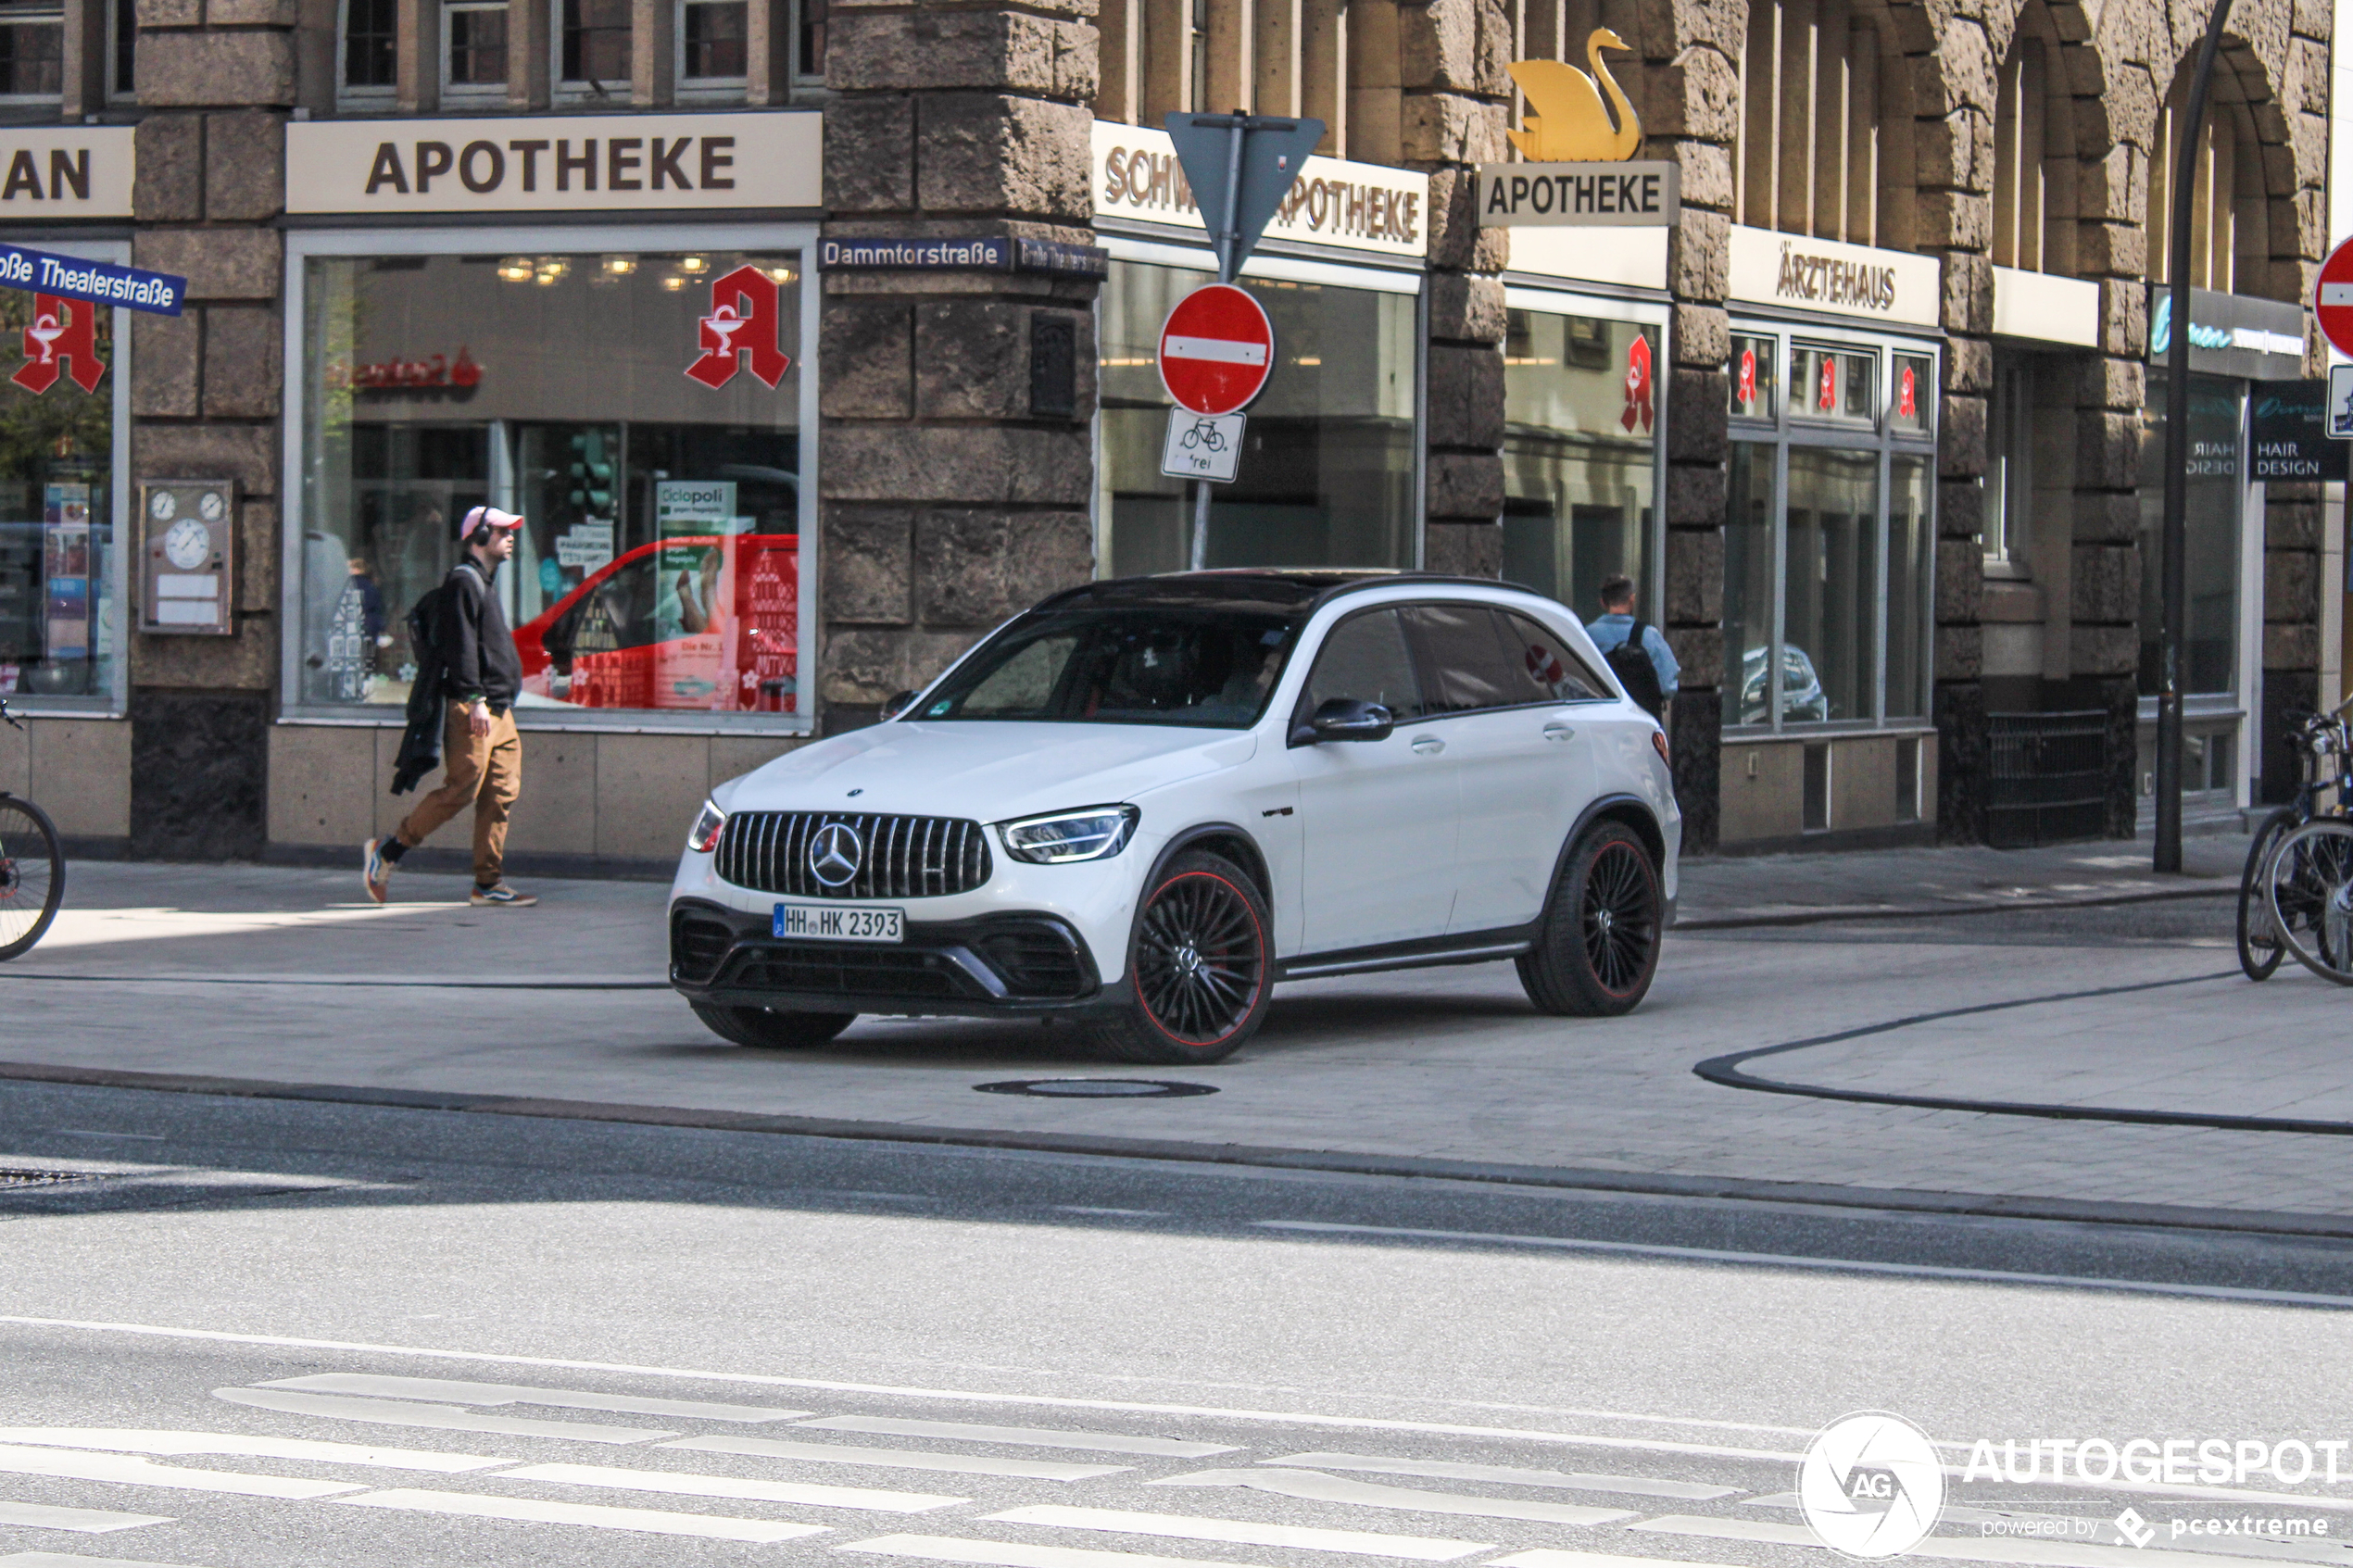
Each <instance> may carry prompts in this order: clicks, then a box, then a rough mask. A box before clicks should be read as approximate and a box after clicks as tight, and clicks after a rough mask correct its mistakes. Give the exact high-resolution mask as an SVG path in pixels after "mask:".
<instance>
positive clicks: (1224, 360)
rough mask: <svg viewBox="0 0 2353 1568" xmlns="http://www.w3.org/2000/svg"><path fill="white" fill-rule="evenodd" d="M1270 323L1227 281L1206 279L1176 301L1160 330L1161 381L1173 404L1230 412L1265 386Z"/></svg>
mask: <svg viewBox="0 0 2353 1568" xmlns="http://www.w3.org/2000/svg"><path fill="white" fill-rule="evenodd" d="M1274 368H1275V327H1274V323H1273V322H1271V321H1269V320H1267V319H1266V312H1265V309H1264V308H1263V307H1261V306H1260V305H1259V303H1258V301H1256V300H1255V299H1252V297H1251V296H1250V295H1248V294H1246V293H1244V292H1243V291H1242V290H1240V289H1238V288H1236V287H1234V286H1233V285H1232V284H1231V283H1206V284H1203V285H1202V287H1200V288H1197V289H1195V290H1194V291H1193V292H1192V293H1190V294H1189V295H1186V296H1185V297H1184V298H1182V299H1180V300H1178V301H1177V302H1176V308H1175V309H1173V310H1171V311H1170V312H1169V313H1168V320H1167V322H1166V324H1165V325H1164V326H1163V327H1162V328H1161V329H1160V382H1161V384H1162V385H1163V386H1164V387H1166V388H1167V389H1168V395H1169V396H1171V397H1173V398H1175V399H1176V404H1177V407H1179V408H1189V409H1191V410H1192V411H1193V412H1194V413H1196V414H1232V413H1239V411H1240V410H1242V409H1244V408H1248V407H1250V404H1251V401H1252V399H1253V398H1255V397H1256V396H1257V395H1259V394H1260V393H1261V392H1264V391H1265V389H1266V378H1267V376H1268V375H1269V374H1270V373H1271V372H1272V371H1273V370H1274Z"/></svg>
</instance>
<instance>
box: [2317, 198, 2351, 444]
mask: <svg viewBox="0 0 2353 1568" xmlns="http://www.w3.org/2000/svg"><path fill="white" fill-rule="evenodd" d="M2312 314H2313V315H2314V316H2316V317H2318V318H2319V319H2320V322H2321V335H2322V337H2324V338H2327V339H2328V340H2329V342H2331V343H2333V344H2334V345H2336V351H2337V352H2338V353H2339V354H2344V355H2348V356H2353V240H2347V241H2346V242H2345V243H2344V244H2342V245H2338V246H2337V247H2336V248H2335V249H2334V250H2333V251H2331V252H2329V258H2328V259H2327V260H2326V261H2323V262H2322V263H2321V274H2320V277H2319V279H2318V280H2317V281H2316V282H2314V283H2313V284H2312ZM2332 423H2334V421H2332Z"/></svg>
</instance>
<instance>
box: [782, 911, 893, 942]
mask: <svg viewBox="0 0 2353 1568" xmlns="http://www.w3.org/2000/svg"><path fill="white" fill-rule="evenodd" d="M774 929H775V935H777V936H779V937H786V936H799V937H813V938H815V939H817V940H819V941H824V942H904V941H905V940H906V939H907V934H906V931H905V929H904V927H903V923H902V915H901V912H900V910H898V909H891V908H889V907H887V906H886V905H881V904H779V905H777V906H776V917H775V927H774Z"/></svg>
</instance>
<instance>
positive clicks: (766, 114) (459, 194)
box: [286, 109, 824, 214]
mask: <svg viewBox="0 0 2353 1568" xmlns="http://www.w3.org/2000/svg"><path fill="white" fill-rule="evenodd" d="M823 138H824V117H823V116H821V115H820V114H819V113H818V112H817V111H816V110H813V109H805V110H792V109H770V110H764V111H762V112H761V113H758V114H668V115H634V114H633V115H549V116H531V117H512V116H502V117H501V118H499V119H340V120H298V121H296V122H295V123H294V124H291V125H289V126H287V127H286V210H287V211H288V212H291V213H317V214H326V213H375V212H386V213H424V212H579V211H594V212H661V211H666V210H680V211H683V210H696V209H707V208H744V207H755V208H763V209H772V210H773V209H777V208H813V207H818V206H819V205H820V204H821V202H822V200H823V173H822V168H823V161H824V159H823V152H824V141H823Z"/></svg>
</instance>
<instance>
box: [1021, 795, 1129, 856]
mask: <svg viewBox="0 0 2353 1568" xmlns="http://www.w3.org/2000/svg"><path fill="white" fill-rule="evenodd" d="M1142 816H1143V813H1142V812H1141V811H1139V810H1137V809H1136V808H1134V807H1133V806H1089V807H1088V808H1087V809H1085V810H1083V811H1057V812H1055V813H1054V814H1053V815H1051V816H1050V817H1024V818H1022V819H1021V820H1020V821H1019V822H1000V823H998V824H997V831H998V833H999V834H1000V835H1001V836H1002V837H1003V839H1004V841H1005V853H1006V854H1008V855H1011V856H1012V857H1013V859H1016V860H1027V861H1029V862H1030V863H1031V864H1033V865H1039V866H1058V865H1062V864H1064V863H1066V862H1068V861H1071V860H1107V859H1111V858H1112V857H1113V856H1114V855H1116V854H1118V853H1119V852H1120V851H1121V850H1122V849H1125V848H1126V847H1127V841H1128V839H1129V838H1131V837H1133V836H1134V835H1135V832H1136V823H1137V822H1138V821H1139V819H1140V818H1141V817H1142Z"/></svg>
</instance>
